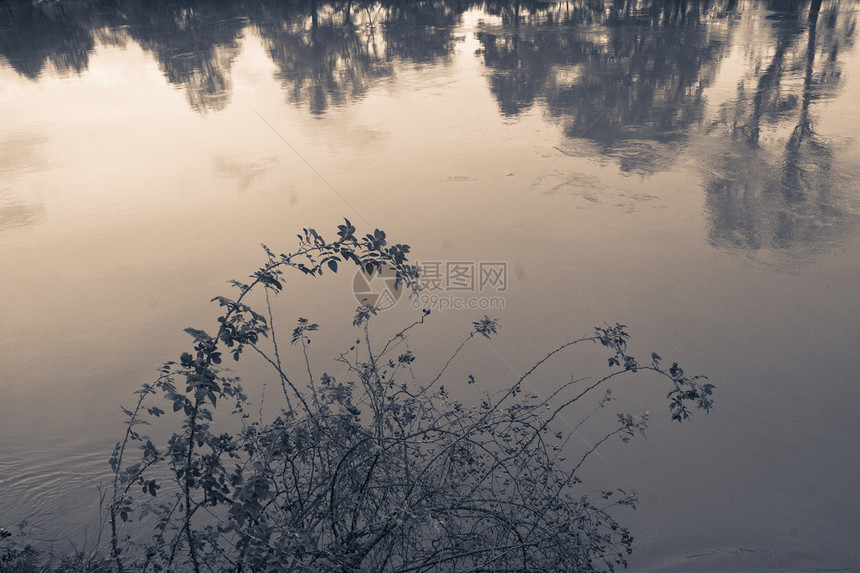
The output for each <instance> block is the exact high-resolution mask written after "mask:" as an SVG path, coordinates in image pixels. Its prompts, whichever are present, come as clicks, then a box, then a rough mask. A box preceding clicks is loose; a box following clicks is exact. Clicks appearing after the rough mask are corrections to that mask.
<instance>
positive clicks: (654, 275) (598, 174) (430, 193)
mask: <svg viewBox="0 0 860 573" xmlns="http://www.w3.org/2000/svg"><path fill="white" fill-rule="evenodd" d="M856 20H857V8H856V4H854V3H852V2H845V1H839V2H836V1H824V2H820V3H817V2H812V3H810V2H805V1H799V0H798V1H785V2H781V1H770V2H754V1H749V2H734V1H719V0H718V1H714V2H695V1H688V2H686V3H683V2H682V3H675V2H659V1H654V2H647V1H645V2H638V3H637V2H629V3H626V2H618V3H603V2H565V3H560V4H545V3H536V4H531V3H521V4H517V3H507V2H493V3H488V4H487V5H483V4H481V3H469V2H444V1H441V2H432V3H431V2H411V3H402V4H401V3H392V4H391V5H388V4H386V3H381V4H372V5H369V6H368V7H367V9H361V10H358V9H353V10H350V11H349V12H347V11H346V8H345V6H344V5H341V3H333V4H328V3H322V2H319V3H313V2H308V3H270V2H264V1H245V2H188V1H176V2H159V3H155V4H152V3H148V2H134V1H117V2H109V3H98V2H92V3H91V2H86V1H69V2H56V3H47V2H42V3H38V4H36V5H31V4H30V3H21V2H17V1H13V2H9V1H7V2H4V3H3V4H2V5H0V31H2V33H0V265H2V267H0V268H2V272H0V300H2V301H3V311H2V318H0V343H2V351H0V372H2V377H0V391H2V400H0V436H2V440H0V526H10V525H13V524H15V523H18V522H19V521H21V520H22V519H25V518H29V523H30V528H31V531H32V532H33V533H34V535H37V536H39V537H41V538H44V539H51V540H56V541H58V542H63V541H64V540H66V539H71V540H73V541H74V542H75V543H76V544H78V545H79V544H80V543H81V539H82V535H83V533H82V527H81V523H86V524H89V525H88V526H87V529H88V538H87V539H88V540H89V541H90V542H92V539H93V536H94V533H93V532H94V531H95V530H96V529H97V527H98V518H97V505H98V499H99V498H98V496H99V494H98V490H97V486H98V484H99V482H100V480H105V479H106V475H107V473H108V470H109V468H108V466H107V457H108V455H109V451H110V449H111V447H112V446H113V443H114V442H115V441H116V439H117V437H118V436H119V434H120V431H121V416H120V415H119V412H118V405H119V404H123V403H125V404H127V403H129V402H130V396H131V392H133V391H134V389H136V388H137V387H138V386H139V385H140V384H141V383H143V382H148V381H151V380H152V378H153V375H154V372H155V370H156V369H157V367H158V366H159V365H160V364H161V363H162V362H163V361H165V360H169V359H173V358H175V357H176V356H177V355H178V354H179V353H180V352H181V351H182V350H184V349H185V348H186V345H187V342H188V341H187V336H186V335H185V334H184V333H183V332H182V329H183V328H185V327H186V326H189V325H193V326H198V327H207V326H208V325H209V324H211V322H212V319H213V317H214V316H215V314H214V312H215V311H214V309H213V308H212V307H211V306H210V305H207V302H206V301H208V300H209V299H210V298H211V297H212V296H215V295H217V294H222V293H225V292H228V289H229V287H228V286H227V284H226V281H227V280H228V279H231V278H241V277H243V276H246V275H247V274H249V273H250V272H252V271H253V270H254V269H255V268H256V267H257V266H259V264H261V263H262V261H263V257H262V251H261V250H260V248H259V243H260V242H265V243H266V244H269V245H271V246H272V247H273V248H275V249H276V250H279V251H280V250H287V249H290V248H291V247H292V246H293V244H294V243H293V241H294V235H295V233H296V232H297V231H298V230H300V229H301V228H302V227H307V226H313V227H316V228H318V229H320V230H321V231H322V230H328V229H331V230H332V231H333V230H334V228H335V226H336V225H337V224H340V223H341V220H342V217H348V218H350V220H351V221H352V222H353V223H355V224H356V226H358V227H359V230H361V231H365V230H369V229H372V228H374V227H378V228H381V229H384V230H385V231H386V232H387V233H388V235H389V236H390V237H391V238H392V239H394V240H395V241H396V242H404V243H408V244H410V245H412V247H413V253H414V254H415V256H416V258H417V259H419V260H423V261H428V262H439V261H461V262H463V261H465V262H470V261H471V262H476V263H477V262H481V261H496V262H504V263H505V264H506V265H507V276H508V279H509V280H508V285H507V289H506V291H505V292H504V293H503V299H504V308H503V309H494V310H493V311H492V312H491V314H493V315H494V316H496V317H497V318H499V320H500V322H501V324H502V330H501V333H500V336H499V337H498V338H497V339H495V340H494V341H493V342H492V343H491V345H489V346H486V345H476V346H475V347H474V348H472V351H471V353H470V354H469V355H468V357H467V358H466V359H465V361H464V363H463V364H461V365H460V367H459V369H458V370H456V372H455V374H452V376H455V375H459V374H457V373H462V374H463V378H465V373H466V372H471V371H474V372H476V373H477V372H481V373H482V374H481V375H479V380H480V383H481V384H482V385H484V387H486V388H498V387H502V386H503V385H505V384H507V383H510V382H511V381H512V380H513V379H515V378H516V377H518V376H517V375H518V373H519V372H522V371H524V370H526V369H527V368H528V367H529V366H530V365H531V364H533V363H534V362H535V361H537V360H539V359H540V358H541V357H542V356H543V355H545V354H546V352H548V351H549V350H551V349H552V348H554V347H555V346H556V345H558V344H561V343H562V342H564V341H566V340H568V339H572V338H576V337H579V336H581V335H582V334H585V333H588V332H589V329H590V327H591V326H592V325H595V324H602V323H603V322H604V321H606V322H610V323H613V322H616V321H618V322H623V323H625V324H627V325H629V326H630V330H631V332H632V334H633V340H634V342H633V348H632V350H633V351H634V354H640V355H645V356H647V354H648V352H650V351H652V350H656V351H658V352H660V353H661V354H662V355H663V356H666V357H670V358H671V359H676V360H679V361H680V362H682V363H683V365H684V366H685V367H686V368H687V369H688V371H695V372H700V373H705V374H708V375H709V376H710V378H711V381H712V382H713V383H714V384H716V386H717V390H718V394H717V409H716V411H714V412H713V413H712V414H711V415H709V416H707V417H705V416H698V417H697V419H695V420H694V421H693V422H692V423H690V424H688V425H684V426H678V425H677V424H670V423H669V422H668V415H667V414H666V410H665V405H664V403H663V401H662V398H663V392H664V391H665V390H664V389H663V388H662V387H661V386H659V385H657V384H656V383H655V382H654V381H643V382H641V383H636V384H628V385H621V386H619V387H618V388H616V396H617V398H618V402H617V403H616V404H613V407H614V408H615V409H619V410H620V409H628V410H634V411H636V410H643V409H644V410H650V411H651V412H652V420H653V422H652V424H651V430H650V432H649V437H648V439H647V440H638V441H634V442H633V443H632V444H627V445H623V444H617V445H610V446H609V447H608V448H606V449H605V450H604V451H603V452H602V454H601V457H600V458H594V459H593V460H592V463H591V465H590V466H589V467H588V468H587V471H586V474H585V476H584V477H586V478H587V480H589V483H593V484H594V486H593V487H595V488H597V487H612V486H618V487H625V488H636V489H638V490H639V492H640V496H641V503H640V506H639V511H637V512H635V513H634V512H629V513H628V514H622V515H619V519H620V520H621V521H622V522H626V523H629V524H630V525H631V527H632V528H633V533H634V536H635V537H636V542H635V545H634V547H635V552H634V554H633V555H632V556H631V561H630V563H631V569H632V570H634V571H689V570H693V569H695V570H713V571H719V570H762V571H786V570H796V571H799V570H834V569H839V570H860V550H858V547H857V544H856V540H857V539H858V538H860V525H858V524H860V519H858V516H860V490H858V488H857V487H856V484H857V481H858V478H860V442H858V436H860V416H858V415H857V406H858V404H860V390H858V388H860V385H858V382H860V380H859V379H858V375H857V368H856V358H857V356H860V297H858V296H857V287H858V285H860V257H858V256H857V252H858V250H860V234H858V225H857V223H858V214H860V188H858V187H860V184H858V181H860V148H858V143H857V140H858V136H860V106H858V105H857V104H856V103H855V100H856V94H857V93H860V60H858V55H857V53H856V49H855V45H854V44H855V42H856ZM330 234H331V233H330ZM291 237H293V238H291ZM288 292H289V294H288V296H285V297H283V299H282V301H281V302H280V303H279V304H281V305H282V307H280V310H281V311H282V312H283V313H284V315H285V316H287V317H289V320H293V319H294V318H295V317H297V316H308V317H310V318H311V319H312V320H314V321H315V322H318V323H320V325H321V327H322V331H323V333H326V334H327V336H328V337H327V338H325V339H320V340H319V343H318V347H317V350H316V352H317V353H318V354H317V359H318V360H319V361H320V363H321V364H323V363H325V359H326V358H327V357H329V356H332V355H333V354H334V353H335V352H336V351H338V350H342V349H344V348H346V347H348V346H349V343H350V340H351V339H352V337H353V336H354V332H353V331H352V330H351V326H350V325H351V317H352V311H353V309H354V306H355V300H354V298H353V296H352V292H351V277H350V276H336V277H332V276H327V277H324V278H323V279H322V280H319V281H316V282H310V281H308V280H306V279H303V278H302V277H298V276H297V277H293V278H292V279H291V282H290V284H289V285H288ZM410 312H411V309H410V307H409V305H408V304H404V303H403V302H401V303H398V306H396V307H395V308H394V309H392V310H390V311H386V312H385V313H383V315H381V316H380V319H379V324H380V326H379V328H380V330H384V329H386V328H394V327H395V326H398V325H401V324H403V321H405V320H407V319H408V318H409V317H410V316H411V315H410ZM485 312H490V311H482V310H472V311H465V310H464V311H446V312H438V313H434V314H433V315H432V316H433V320H432V321H431V324H430V325H429V326H428V327H427V329H425V331H423V332H422V333H420V334H419V335H418V336H417V337H416V340H415V342H414V345H415V347H416V354H418V355H419V359H420V360H419V363H418V366H417V367H418V368H426V371H427V372H429V371H433V370H434V365H437V364H439V361H440V360H442V359H443V358H445V357H446V356H447V355H448V354H449V353H450V352H451V351H452V350H453V348H454V347H455V346H453V345H454V344H455V343H454V342H452V341H453V340H459V334H457V335H456V336H454V335H453V334H452V333H460V332H462V333H464V334H465V333H466V332H467V330H468V329H469V327H470V324H471V321H473V320H477V319H479V318H480V317H481V316H483V314H484V313H485ZM577 360H578V359H577V358H576V357H575V356H571V357H569V359H567V360H562V361H560V362H556V363H554V364H553V365H551V366H550V367H548V368H547V369H546V370H545V371H544V372H543V376H542V377H541V378H540V379H539V380H536V382H535V386H534V388H533V390H534V391H536V392H539V393H540V392H548V391H551V389H552V388H554V387H555V386H556V385H557V384H558V383H560V382H563V381H566V380H568V379H569V378H570V376H571V375H574V374H580V375H581V374H583V373H582V372H580V370H581V369H583V368H586V365H587V364H588V363H587V362H585V363H583V362H578V361H577ZM421 361H424V364H426V366H422V365H421ZM419 372H422V370H419ZM589 373H591V372H585V373H584V374H589ZM254 375H255V371H254V370H253V369H252V370H251V371H250V372H249V375H248V376H247V377H246V385H247V387H248V388H249V393H250V394H251V395H252V396H256V395H259V392H260V391H261V382H260V380H258V379H256V378H255V377H254ZM456 380H459V378H455V379H452V382H451V384H452V385H454V386H456ZM608 414H611V412H608ZM599 430H600V426H599V425H598V426H596V427H594V428H592V429H591V430H589V429H587V428H586V429H583V430H582V432H583V435H582V439H583V440H584V441H586V442H587V441H588V440H589V439H599ZM589 432H590V433H589Z"/></svg>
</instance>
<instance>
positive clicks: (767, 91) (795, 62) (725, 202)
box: [705, 0, 855, 252]
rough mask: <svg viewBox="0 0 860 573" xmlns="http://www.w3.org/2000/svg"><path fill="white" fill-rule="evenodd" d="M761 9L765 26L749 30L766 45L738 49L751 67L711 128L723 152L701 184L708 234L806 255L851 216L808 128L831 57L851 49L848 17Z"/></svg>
mask: <svg viewBox="0 0 860 573" xmlns="http://www.w3.org/2000/svg"><path fill="white" fill-rule="evenodd" d="M768 8H769V10H770V15H769V17H768V18H767V19H766V20H765V21H764V22H765V23H763V24H762V25H761V26H758V27H751V28H749V29H748V30H747V33H748V34H755V35H756V36H758V37H760V36H762V35H763V34H769V35H770V37H771V38H772V42H771V43H767V42H760V41H759V42H748V43H745V45H746V46H747V53H746V54H745V60H746V61H745V64H746V69H747V70H749V71H748V72H747V73H745V75H744V76H743V78H742V79H741V81H740V82H739V83H738V88H737V96H736V97H735V98H734V99H733V100H732V101H730V102H728V103H726V104H724V105H723V106H722V109H721V110H720V114H719V117H718V120H717V121H716V122H715V124H714V125H713V126H711V129H712V130H713V131H714V132H716V133H715V134H714V135H715V137H714V138H712V139H714V140H718V139H719V135H720V134H722V135H723V138H722V140H721V141H720V143H719V144H718V145H721V146H722V147H723V152H722V153H719V154H715V155H714V159H713V160H712V161H711V163H710V166H709V168H708V173H709V176H708V178H707V181H706V184H705V190H706V193H707V194H706V208H707V211H708V214H709V216H710V220H711V228H710V230H709V236H710V240H711V242H712V244H714V245H716V246H720V247H730V248H741V249H747V250H759V249H777V250H785V249H788V250H792V251H810V252H814V251H817V250H820V249H822V248H824V247H826V246H827V245H829V244H831V243H832V242H833V240H835V239H836V237H838V236H839V235H840V234H841V233H842V232H844V231H845V230H846V228H847V226H848V223H849V221H850V219H852V218H853V215H852V213H851V211H850V209H849V208H848V207H847V206H846V202H845V201H844V196H843V195H844V188H845V186H846V182H845V181H841V180H840V175H839V173H838V170H832V169H831V167H832V163H833V142H831V141H828V140H827V139H825V138H823V137H821V136H819V135H818V134H817V133H816V132H815V122H814V121H813V117H812V104H814V103H815V102H817V101H822V100H826V99H827V98H830V97H833V95H835V93H836V90H837V87H838V84H839V81H840V79H841V74H840V69H839V68H840V62H839V54H840V52H842V51H844V50H845V49H846V48H851V47H852V37H853V33H854V26H855V21H854V17H853V14H852V12H850V11H842V10H840V8H841V6H840V5H839V4H831V5H826V6H822V2H821V0H812V2H811V3H810V4H806V3H801V2H772V3H769V5H768ZM771 46H773V48H772V49H771ZM720 132H721V133H720Z"/></svg>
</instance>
